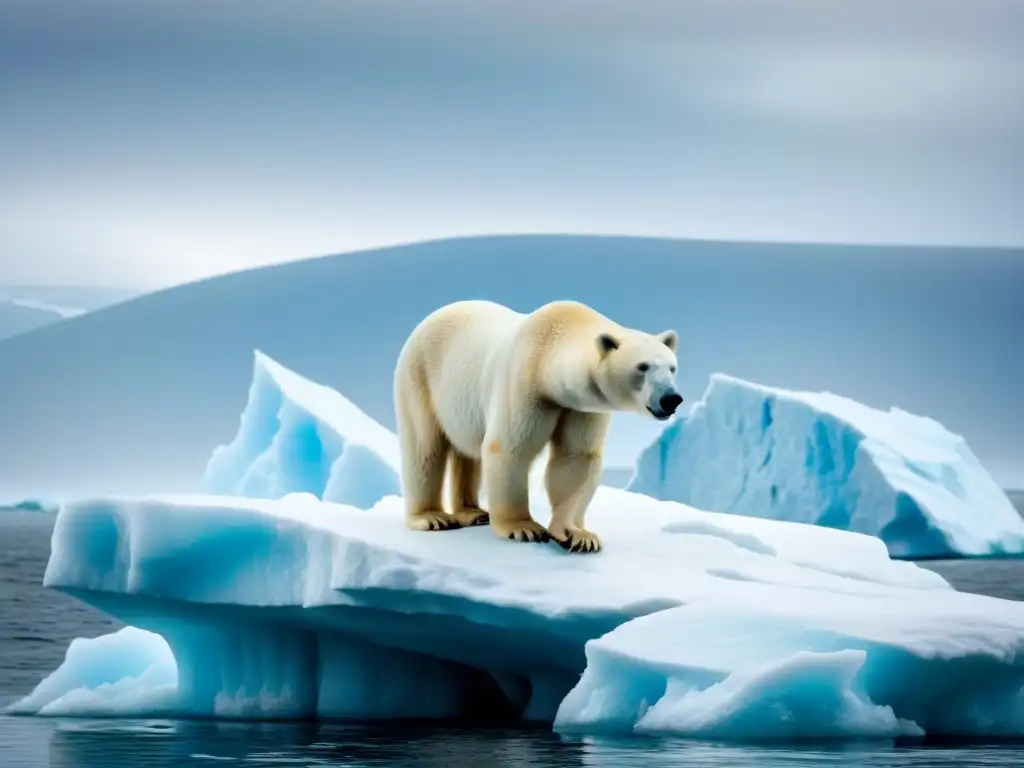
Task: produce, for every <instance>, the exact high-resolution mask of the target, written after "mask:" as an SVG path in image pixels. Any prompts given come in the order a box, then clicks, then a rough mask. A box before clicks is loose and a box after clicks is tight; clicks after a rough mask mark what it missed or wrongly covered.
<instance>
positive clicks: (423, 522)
mask: <svg viewBox="0 0 1024 768" xmlns="http://www.w3.org/2000/svg"><path fill="white" fill-rule="evenodd" d="M405 523H406V525H407V526H409V527H410V528H411V529H412V530H414V531H449V530H452V529H453V528H461V527H462V526H461V525H459V521H458V520H456V519H455V517H454V515H449V514H448V513H447V512H445V511H444V510H440V509H425V510H423V511H422V512H417V513H416V514H415V515H410V516H409V517H408V518H406V521H405Z"/></svg>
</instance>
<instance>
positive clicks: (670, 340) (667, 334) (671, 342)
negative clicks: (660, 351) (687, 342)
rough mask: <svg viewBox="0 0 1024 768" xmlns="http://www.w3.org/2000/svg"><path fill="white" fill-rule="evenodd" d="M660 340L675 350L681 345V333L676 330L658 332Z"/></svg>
mask: <svg viewBox="0 0 1024 768" xmlns="http://www.w3.org/2000/svg"><path fill="white" fill-rule="evenodd" d="M658 341H660V342H661V343H662V344H664V345H665V346H666V347H668V348H669V349H671V350H672V351H673V352H675V351H676V347H678V346H679V334H678V333H676V332H675V331H662V332H661V333H659V334H658Z"/></svg>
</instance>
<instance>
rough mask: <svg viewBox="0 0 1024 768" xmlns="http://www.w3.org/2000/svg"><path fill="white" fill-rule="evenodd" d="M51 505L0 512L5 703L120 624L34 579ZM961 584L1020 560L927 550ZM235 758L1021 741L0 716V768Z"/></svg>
mask: <svg viewBox="0 0 1024 768" xmlns="http://www.w3.org/2000/svg"><path fill="white" fill-rule="evenodd" d="M52 525H53V517H52V516H51V515H46V514H40V513H13V512H2V511H0V707H2V706H3V705H5V704H7V703H9V702H11V701H13V700H15V699H17V698H18V697H20V696H23V695H24V694H26V693H28V692H29V691H30V690H31V689H32V687H33V686H34V685H35V684H36V683H38V682H39V680H40V679H41V678H42V677H44V676H45V675H46V674H47V673H49V672H50V671H52V670H53V669H55V668H56V667H57V666H58V665H59V664H60V663H61V661H62V660H63V658H64V652H65V650H66V648H67V645H68V643H69V642H70V641H71V640H72V639H74V638H76V637H95V636H96V635H101V634H104V633H106V632H110V631H112V630H113V629H115V628H117V627H118V626H119V624H118V623H117V622H114V621H112V620H110V619H109V618H107V617H106V616H104V615H102V614H99V613H97V612H96V611H94V610H92V609H91V608H88V607H86V606H84V605H82V604H80V603H77V602H75V601H74V600H71V599H70V598H67V597H64V596H63V595H60V594H56V593H52V592H49V591H47V590H44V589H42V588H41V587H40V584H41V583H42V577H43V571H44V570H45V568H46V560H47V558H48V556H49V546H50V532H51V529H52ZM927 567H928V568H931V569H933V570H935V571H938V572H939V573H941V574H942V575H943V576H944V577H946V578H947V579H948V580H949V581H950V582H952V583H953V584H954V585H955V586H956V587H957V588H959V589H962V590H965V591H972V592H979V593H982V594H988V595H993V596H997V597H1003V598H1008V599H1013V600H1024V561H1021V560H988V561H957V562H953V561H948V562H930V563H928V564H927ZM221 764H226V765H233V766H235V765H237V766H423V767H424V768H430V767H431V766H436V767H437V768H449V767H451V766H467V767H468V766H480V767H481V768H487V766H498V765H513V766H522V767H523V768H525V767H526V766H538V767H546V766H552V767H553V766H608V767H609V768H630V766H653V767H655V768H659V767H660V766H683V765H685V766H691V767H692V768H703V767H704V766H715V768H746V767H747V766H750V767H751V768H755V767H756V768H765V767H769V766H771V767H774V766H785V767H787V768H817V767H818V766H835V767H836V768H847V767H848V768H855V767H856V768H860V767H861V766H863V767H864V768H874V767H876V766H877V767H878V768H881V767H882V766H891V767H892V768H939V767H940V766H950V768H953V767H954V766H955V767H956V768H973V767H978V768H980V767H981V766H991V768H1003V767H1004V766H1011V765H1024V744H990V745H986V744H971V745H963V744H960V745H949V744H946V745H941V746H924V747H922V746H914V745H907V746H902V745H893V744H889V743H867V744H854V745H839V744H832V745H821V746H792V745H789V746H785V747H764V746H737V745H725V744H714V743H703V742H693V741H683V740H671V739H648V738H631V739H618V740H606V739H582V740H581V739H568V738H563V737H559V736H557V735H555V734H552V733H551V732H550V731H549V730H546V729H521V728H514V729H481V728H451V727H438V726H429V725H422V724H416V725H388V726H362V725H343V724H335V723H297V724H268V723H213V722H180V721H163V720H144V721H130V720H54V719H48V718H26V717H7V716H2V715H0V768H23V767H24V768H38V767H41V766H54V767H58V766H59V768H114V767H116V766H126V767H127V766H131V767H132V768H164V767H170V766H185V765H197V766H203V765H209V766H216V765H221Z"/></svg>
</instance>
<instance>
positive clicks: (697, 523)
mask: <svg viewBox="0 0 1024 768" xmlns="http://www.w3.org/2000/svg"><path fill="white" fill-rule="evenodd" d="M395 442H396V441H395V438H394V435H392V434H390V433H389V432H387V430H384V429H383V428H382V427H380V425H377V424H375V423H374V422H372V421H370V420H369V419H368V418H367V417H366V416H365V415H364V414H362V413H360V412H359V411H358V410H357V409H355V407H354V406H352V404H351V403H349V402H348V401H347V400H345V399H344V398H343V397H341V396H340V395H339V394H338V393H336V392H333V391H332V390H329V389H327V388H326V387H319V386H318V385H315V384H312V383H311V382H309V381H307V380H305V379H303V378H302V377H301V376H298V375H297V374H294V373H291V372H290V371H287V370H286V369H284V368H282V367H281V366H278V365H277V364H275V363H273V361H271V360H269V359H268V358H266V357H265V356H260V355H258V356H257V363H256V375H255V377H254V383H253V387H252V391H251V392H250V399H249V404H248V406H247V408H246V411H245V414H244V415H243V418H242V428H241V430H240V432H239V435H238V437H237V438H236V439H235V441H234V442H233V443H232V444H231V445H230V446H228V447H226V448H222V449H219V450H218V452H217V454H216V455H215V456H214V457H213V459H211V462H210V466H211V468H212V469H211V472H210V473H209V478H210V479H211V480H216V481H217V482H223V483H224V484H225V486H228V487H230V488H231V489H233V490H232V491H231V492H232V493H235V494H238V493H241V492H244V493H247V494H250V495H251V496H255V497H258V498H244V497H242V496H238V495H200V496H167V497H148V498H120V499H118V498H98V499H92V500H81V501H77V502H73V503H69V504H65V505H63V506H62V508H61V510H60V512H59V514H58V517H57V521H56V525H55V528H54V533H53V539H52V546H51V556H50V561H49V563H48V566H47V570H46V574H45V577H44V583H45V585H46V586H48V587H50V588H54V589H58V590H61V591H63V592H65V593H67V594H69V595H72V596H74V597H77V598H78V599H80V600H82V601H84V602H86V603H88V604H90V605H93V606H95V607H97V608H98V609H100V610H102V611H105V612H107V613H108V614H110V615H112V616H115V617H117V618H118V619H120V620H121V621H123V622H125V623H126V624H128V625H130V626H129V628H128V629H124V630H121V631H120V632H117V633H114V634H112V635H107V636H105V637H101V638H97V639H94V640H80V641H76V643H74V644H73V645H72V646H71V648H70V649H69V651H68V654H67V658H66V659H65V662H64V664H63V665H62V666H61V667H60V668H59V669H58V670H56V671H55V672H54V673H53V674H52V675H50V676H49V677H48V678H46V679H45V680H43V681H42V682H41V683H40V684H39V686H38V687H37V688H36V689H35V690H34V691H32V692H31V693H30V694H29V695H28V696H26V697H25V698H23V699H22V700H21V701H19V702H17V703H16V704H15V705H13V707H12V711H14V712H18V713H22V714H39V715H65V716H74V715H81V716H93V717H95V716H126V715H134V716H161V717H174V716H204V717H205V716H216V717H224V718H239V717H243V718H295V717H322V718H357V719H379V718H408V717H442V718H471V717H487V716H494V717H502V718H508V717H519V718H523V719H526V720H531V721H540V722H545V723H551V724H552V725H553V727H554V728H556V729H557V730H560V731H565V732H569V731H584V732H591V733H600V732H609V731H613V732H621V731H629V732H665V733H674V734H681V735H693V736H702V737H723V738H751V737H768V738H771V737H779V738H788V737H793V736H832V737H892V736H897V735H912V736H913V735H920V734H922V733H927V734H932V735H935V734H971V735H992V734H998V735H1009V734H1013V735H1024V704H1022V702H1024V653H1021V651H1024V604H1022V603H1016V602H1011V601H1004V600H998V599H994V598H988V597H982V596H977V595H969V594H964V593H959V592H956V591H954V590H953V589H952V588H951V587H950V586H949V584H948V583H947V582H946V581H945V580H944V579H942V578H941V577H940V576H939V575H937V574H935V573H933V572H932V571H929V570H926V569H924V568H921V567H919V566H917V565H915V564H913V563H910V562H905V561H900V560H893V559H891V557H890V554H889V552H888V551H887V549H886V546H885V544H884V543H883V541H882V540H881V539H879V538H876V537H873V536H868V535H863V534H859V533H852V532H848V531H844V530H839V529H834V528H829V527H823V526H814V525H806V524H802V523H797V522H789V521H779V520H770V519H762V518H757V517H745V516H740V515H734V514H722V513H714V512H703V511H699V510H697V509H693V508H691V507H688V506H685V505H682V504H679V503H676V502H672V501H659V500H656V499H653V498H651V497H649V496H644V495H640V494H636V493H630V492H628V491H624V490H618V489H613V488H607V487H602V488H600V489H599V490H598V492H597V494H596V496H595V499H594V501H593V503H592V505H591V507H590V509H589V511H588V517H587V520H588V526H589V527H592V528H593V529H594V530H595V531H597V532H598V533H599V534H601V536H602V538H603V541H604V545H605V549H604V550H603V551H602V552H601V553H599V554H594V555H573V554H568V553H565V552H563V551H562V550H561V549H559V548H558V547H557V546H556V545H554V544H551V543H549V544H519V543H511V542H508V541H506V540H503V539H499V538H498V537H496V536H495V535H494V534H493V532H492V531H491V530H490V529H489V528H487V527H477V528H467V529H460V530H456V531H448V532H431V533H426V532H414V531H409V530H407V529H406V528H405V526H404V524H403V519H402V517H403V510H402V502H401V499H400V498H399V497H398V496H395V495H391V494H389V493H388V488H387V486H386V484H382V483H381V478H382V477H389V474H388V473H389V472H391V473H393V472H395V469H396V466H397V460H396V458H395V454H394V450H395V448H394V446H395ZM352 446H358V447H360V448H361V449H365V450H361V452H360V455H361V456H363V457H364V459H365V460H364V461H363V463H362V464H361V468H360V469H359V471H345V470H344V467H345V465H344V462H343V458H344V455H345V454H346V452H348V451H350V450H351V447H352ZM314 448H315V450H314ZM298 456H304V457H305V458H303V459H302V460H301V461H297V460H296V457H298ZM339 466H340V467H341V468H342V469H341V470H339ZM340 477H344V478H345V484H346V487H347V488H349V491H347V492H346V494H339V495H345V496H346V497H347V498H348V499H350V503H348V504H339V503H334V502H331V501H329V500H328V501H324V500H322V498H320V497H323V496H330V495H331V494H330V493H329V491H328V489H329V488H330V487H331V486H332V483H337V482H339V480H338V478H340ZM396 482H397V481H396ZM211 484H215V483H211ZM538 490H539V489H538V488H537V485H536V484H535V485H534V494H535V495H534V496H533V502H534V505H533V508H534V513H535V515H536V516H537V517H538V519H540V520H542V521H545V520H546V516H547V505H546V500H545V499H544V497H543V496H542V495H540V494H538V493H537V491H538ZM267 497H279V498H267ZM366 500H369V501H366ZM360 502H363V503H362V504H361V503H360ZM360 506H362V507H363V508H360Z"/></svg>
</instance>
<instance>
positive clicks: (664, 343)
mask: <svg viewBox="0 0 1024 768" xmlns="http://www.w3.org/2000/svg"><path fill="white" fill-rule="evenodd" d="M678 344H679V335H678V334H677V333H676V332H675V331H663V332H661V333H658V334H653V335H652V334H649V333H644V332H643V331H635V330H629V329H624V330H622V331H619V332H617V333H602V334H600V335H599V336H598V337H597V348H598V352H599V353H600V361H599V363H598V367H597V370H596V371H594V378H593V381H594V383H595V384H596V385H597V387H598V389H600V390H601V394H602V395H603V396H604V398H605V399H606V400H608V402H609V403H610V404H611V405H612V407H613V408H614V409H615V410H617V411H635V412H637V413H641V414H647V415H650V416H653V417H654V418H656V419H658V420H659V421H664V420H665V419H668V418H669V417H671V416H672V414H673V413H675V412H676V409H677V408H678V407H679V406H680V405H681V404H682V402H683V398H682V396H681V395H680V394H679V392H678V391H677V390H676V364H677V363H676V347H677V345H678Z"/></svg>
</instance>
